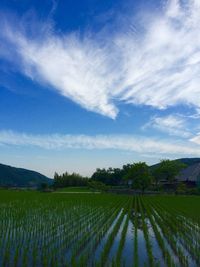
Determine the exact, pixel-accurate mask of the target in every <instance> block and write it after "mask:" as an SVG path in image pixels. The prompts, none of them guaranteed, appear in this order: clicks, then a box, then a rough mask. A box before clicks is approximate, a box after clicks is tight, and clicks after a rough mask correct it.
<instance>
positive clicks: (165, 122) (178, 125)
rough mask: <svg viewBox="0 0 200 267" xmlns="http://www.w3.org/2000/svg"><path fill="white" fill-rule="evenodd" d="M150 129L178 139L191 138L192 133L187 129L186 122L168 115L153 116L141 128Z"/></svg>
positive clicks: (175, 116)
mask: <svg viewBox="0 0 200 267" xmlns="http://www.w3.org/2000/svg"><path fill="white" fill-rule="evenodd" d="M149 127H152V128H154V129H157V130H159V131H162V132H164V133H168V134H169V135H175V136H179V137H185V138H187V137H191V136H192V133H191V132H190V131H189V130H188V129H187V123H186V120H185V119H184V118H183V117H180V116H178V115H168V116H165V117H158V116H154V117H153V118H151V120H150V122H148V123H147V124H145V125H144V126H143V129H146V128H149Z"/></svg>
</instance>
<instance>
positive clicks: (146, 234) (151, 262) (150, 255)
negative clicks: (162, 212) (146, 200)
mask: <svg viewBox="0 0 200 267" xmlns="http://www.w3.org/2000/svg"><path fill="white" fill-rule="evenodd" d="M138 200H139V201H138V210H139V211H140V214H141V217H142V228H143V233H144V238H145V241H146V249H147V254H148V258H149V266H150V267H153V266H155V262H154V257H153V253H152V244H151V241H150V237H149V232H148V227H147V224H146V222H145V215H144V209H143V206H142V204H141V201H140V197H138Z"/></svg>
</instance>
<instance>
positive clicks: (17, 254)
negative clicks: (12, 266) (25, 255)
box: [15, 235, 44, 258]
mask: <svg viewBox="0 0 200 267" xmlns="http://www.w3.org/2000/svg"><path fill="white" fill-rule="evenodd" d="M43 236H44V235H43ZM18 254H19V252H17V253H16V255H18ZM15 258H17V256H16V257H15Z"/></svg>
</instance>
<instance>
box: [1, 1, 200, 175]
mask: <svg viewBox="0 0 200 267" xmlns="http://www.w3.org/2000/svg"><path fill="white" fill-rule="evenodd" d="M199 14H200V2H199V1H198V0H188V1H178V0H169V1H162V0H160V1H156V0H154V1H153V0H152V1H148V4H147V1H122V0H117V1H113V0H110V1H108V0H106V1H99V0H98V1H97V0H87V1H71V0H70V1H64V0H52V1H47V0H46V1H30V0H21V1H17V0H10V1H6V0H5V1H3V0H2V1H1V2H0V26H1V32H0V151H1V152H0V162H2V163H5V164H9V165H14V166H19V167H25V168H30V169H34V170H37V171H40V172H42V173H44V174H46V175H48V176H50V177H52V176H53V173H54V171H57V172H64V171H66V170H67V171H69V172H72V171H77V172H80V173H81V174H86V175H90V174H91V173H92V172H93V171H94V170H95V168H96V167H108V166H113V167H120V166H121V165H123V164H125V163H128V162H134V161H139V160H144V161H147V163H148V164H152V163H155V162H157V161H159V160H160V159H162V158H170V159H173V158H179V157H198V156H200V126H199V121H200V88H199V85H200V48H199V47H200V27H199V25H200V16H199Z"/></svg>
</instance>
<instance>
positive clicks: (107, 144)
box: [0, 131, 200, 156]
mask: <svg viewBox="0 0 200 267" xmlns="http://www.w3.org/2000/svg"><path fill="white" fill-rule="evenodd" d="M0 145H11V146H35V147H39V148H43V149H52V150H53V149H68V148H73V149H78V148H81V149H101V150H102V149H115V150H121V151H132V152H137V153H145V154H151V155H152V154H154V155H155V154H157V155H187V156H188V155H195V156H196V155H199V154H200V146H196V145H193V144H191V143H190V142H184V143H183V142H180V141H177V140H174V141H172V140H165V139H164V140H163V139H158V138H157V139H156V138H146V137H142V136H132V135H96V136H89V135H61V134H51V135H32V134H26V133H18V132H13V131H0Z"/></svg>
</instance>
